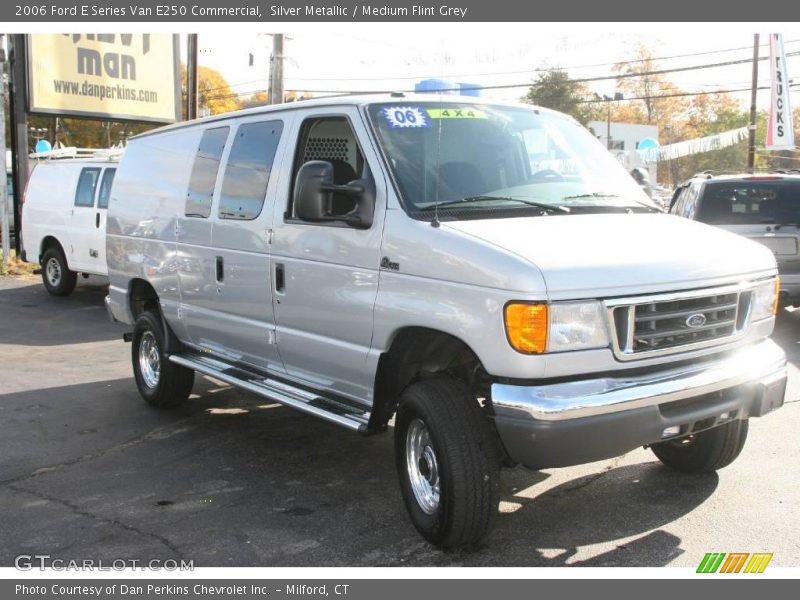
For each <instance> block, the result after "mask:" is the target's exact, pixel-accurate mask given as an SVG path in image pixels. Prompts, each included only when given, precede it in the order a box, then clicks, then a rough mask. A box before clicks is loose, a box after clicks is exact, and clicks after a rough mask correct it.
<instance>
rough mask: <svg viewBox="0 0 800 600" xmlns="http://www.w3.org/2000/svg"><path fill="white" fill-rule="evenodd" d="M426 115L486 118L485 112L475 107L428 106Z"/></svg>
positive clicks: (435, 117) (448, 117) (446, 117)
mask: <svg viewBox="0 0 800 600" xmlns="http://www.w3.org/2000/svg"><path fill="white" fill-rule="evenodd" d="M427 112H428V116H429V117H430V118H431V119H488V118H489V117H487V116H486V113H485V112H483V111H482V110H478V109H477V108H464V107H462V108H459V107H457V106H456V107H450V108H429V109H428V110H427Z"/></svg>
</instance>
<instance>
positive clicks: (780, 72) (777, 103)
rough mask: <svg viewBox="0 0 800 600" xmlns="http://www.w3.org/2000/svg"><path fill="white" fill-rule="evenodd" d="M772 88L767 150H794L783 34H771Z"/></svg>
mask: <svg viewBox="0 0 800 600" xmlns="http://www.w3.org/2000/svg"><path fill="white" fill-rule="evenodd" d="M769 66H770V77H771V80H770V88H771V90H772V93H771V96H770V105H769V126H768V128H767V144H766V146H767V150H794V129H793V124H792V105H791V102H790V99H789V78H788V76H787V75H786V55H785V54H784V52H783V36H781V34H779V33H771V34H769Z"/></svg>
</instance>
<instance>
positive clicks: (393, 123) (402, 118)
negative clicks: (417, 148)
mask: <svg viewBox="0 0 800 600" xmlns="http://www.w3.org/2000/svg"><path fill="white" fill-rule="evenodd" d="M383 114H384V116H385V117H386V121H387V122H388V123H389V127H391V128H392V129H407V128H414V127H430V126H431V122H430V120H429V119H428V117H427V116H426V115H425V111H423V110H422V108H421V107H419V106H389V107H387V108H384V109H383Z"/></svg>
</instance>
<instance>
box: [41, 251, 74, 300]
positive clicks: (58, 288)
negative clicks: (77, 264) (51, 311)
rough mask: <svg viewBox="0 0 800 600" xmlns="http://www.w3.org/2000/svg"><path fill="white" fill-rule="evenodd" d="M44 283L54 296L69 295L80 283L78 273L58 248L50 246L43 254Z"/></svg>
mask: <svg viewBox="0 0 800 600" xmlns="http://www.w3.org/2000/svg"><path fill="white" fill-rule="evenodd" d="M42 283H44V287H45V289H46V290H47V291H48V292H49V293H50V294H52V295H53V296H69V295H70V294H71V293H72V291H73V290H74V289H75V285H76V284H77V283H78V274H77V273H75V272H73V271H70V270H69V266H68V265H67V259H66V258H64V253H63V252H61V250H60V249H58V248H48V249H47V250H45V253H44V256H42Z"/></svg>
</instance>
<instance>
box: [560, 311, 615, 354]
mask: <svg viewBox="0 0 800 600" xmlns="http://www.w3.org/2000/svg"><path fill="white" fill-rule="evenodd" d="M608 343H609V341H608V331H607V329H606V321H605V318H604V317H603V309H602V307H601V305H600V303H599V302H563V303H558V302H557V303H554V304H551V305H550V336H549V340H548V343H547V350H548V351H549V352H564V351H566V350H585V349H588V348H605V347H606V346H608Z"/></svg>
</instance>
